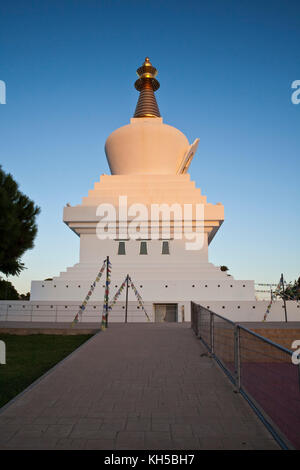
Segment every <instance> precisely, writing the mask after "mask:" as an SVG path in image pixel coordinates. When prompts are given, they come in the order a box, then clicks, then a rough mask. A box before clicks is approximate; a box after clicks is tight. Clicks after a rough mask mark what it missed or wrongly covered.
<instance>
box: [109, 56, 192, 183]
mask: <svg viewBox="0 0 300 470" xmlns="http://www.w3.org/2000/svg"><path fill="white" fill-rule="evenodd" d="M137 74H138V76H139V78H138V80H137V81H136V82H135V88H136V89H137V90H138V91H139V92H140V96H139V100H138V103H137V106H136V110H135V114H134V117H133V118H132V119H131V120H130V124H128V125H127V126H123V127H120V128H119V129H117V130H115V131H114V132H112V133H111V134H110V136H109V137H108V138H107V140H106V143H105V153H106V157H107V161H108V164H109V167H110V170H111V173H112V174H113V175H129V174H143V175H144V174H152V175H160V174H162V175H168V174H170V175H174V174H178V173H181V172H184V171H186V170H187V168H188V164H189V163H190V161H191V158H192V156H193V154H194V153H195V151H196V147H197V145H198V143H197V142H196V144H197V145H194V144H193V145H192V146H190V145H189V142H188V140H187V138H186V137H185V135H184V134H183V133H182V132H180V131H179V130H178V129H176V128H175V127H172V126H169V125H167V124H164V123H163V120H162V118H161V117H160V112H159V109H158V106H157V102H156V99H155V95H154V92H155V91H156V90H158V88H159V82H158V81H157V80H156V78H155V77H156V75H157V70H156V68H155V67H153V66H152V64H151V63H150V60H149V58H148V57H146V59H145V62H144V64H143V65H142V66H141V67H140V68H138V70H137ZM197 140H198V139H197Z"/></svg>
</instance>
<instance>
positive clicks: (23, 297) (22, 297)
mask: <svg viewBox="0 0 300 470" xmlns="http://www.w3.org/2000/svg"><path fill="white" fill-rule="evenodd" d="M19 298H20V300H29V299H30V292H27V294H20V297H19Z"/></svg>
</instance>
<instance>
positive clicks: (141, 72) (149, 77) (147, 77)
mask: <svg viewBox="0 0 300 470" xmlns="http://www.w3.org/2000/svg"><path fill="white" fill-rule="evenodd" d="M136 73H137V75H138V77H139V78H138V79H137V81H136V82H135V84H134V86H135V88H136V89H137V90H138V91H141V90H142V89H143V88H144V87H145V85H147V86H148V87H149V85H150V86H151V88H152V90H153V91H156V90H158V89H159V86H160V85H159V81H158V80H156V78H155V77H156V75H157V73H158V72H157V69H156V68H155V67H153V65H152V64H151V62H150V59H149V57H146V58H145V62H144V63H143V65H142V66H141V67H139V68H138V69H137V71H136Z"/></svg>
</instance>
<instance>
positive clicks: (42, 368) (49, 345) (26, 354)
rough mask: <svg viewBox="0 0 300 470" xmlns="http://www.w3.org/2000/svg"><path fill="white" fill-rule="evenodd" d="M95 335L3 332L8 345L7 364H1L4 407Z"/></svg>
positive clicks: (0, 402) (1, 402)
mask: <svg viewBox="0 0 300 470" xmlns="http://www.w3.org/2000/svg"><path fill="white" fill-rule="evenodd" d="M91 336H92V335H65V336H63V335H38V334H37V335H28V336H19V335H10V334H0V340H2V341H4V342H5V344H6V364H1V365H0V407H2V406H3V405H5V403H7V402H8V401H9V400H11V399H12V398H13V397H15V396H16V395H17V394H18V393H20V392H22V390H24V389H25V388H26V387H28V385H30V384H31V383H32V382H34V380H36V379H37V378H38V377H40V376H41V375H42V374H44V373H45V372H46V371H47V370H49V369H50V368H51V367H53V366H54V365H55V364H57V363H58V362H59V361H61V360H62V359H63V358H64V357H66V356H68V355H69V354H70V353H71V352H72V351H74V349H76V348H78V346H80V345H81V344H82V343H84V342H85V341H86V340H88V339H89V338H90V337H91Z"/></svg>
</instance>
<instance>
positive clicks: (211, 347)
mask: <svg viewBox="0 0 300 470" xmlns="http://www.w3.org/2000/svg"><path fill="white" fill-rule="evenodd" d="M214 326H215V323H214V314H213V313H212V312H210V349H211V354H214V350H215V344H214V339H215V334H214V333H215V332H214Z"/></svg>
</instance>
